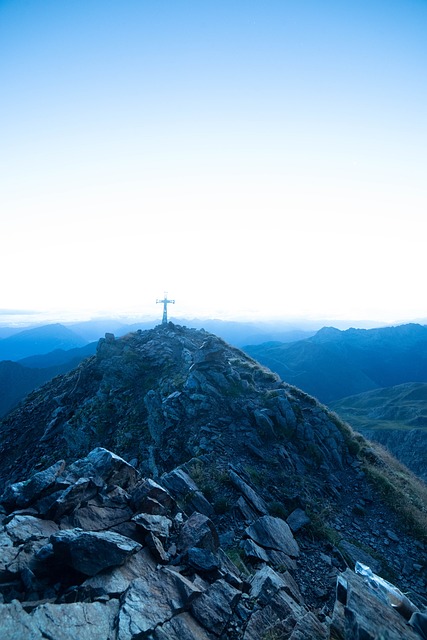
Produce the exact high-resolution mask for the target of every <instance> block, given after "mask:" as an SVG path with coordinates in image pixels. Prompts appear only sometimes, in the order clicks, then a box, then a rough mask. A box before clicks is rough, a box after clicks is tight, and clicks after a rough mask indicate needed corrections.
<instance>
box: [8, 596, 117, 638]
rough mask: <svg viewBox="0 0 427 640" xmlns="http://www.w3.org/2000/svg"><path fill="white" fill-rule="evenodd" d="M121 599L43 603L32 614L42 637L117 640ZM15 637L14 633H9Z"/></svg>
mask: <svg viewBox="0 0 427 640" xmlns="http://www.w3.org/2000/svg"><path fill="white" fill-rule="evenodd" d="M118 611H119V602H118V600H110V601H109V602H106V603H105V604H103V603H102V604H101V603H100V602H75V603H71V604H42V605H40V606H39V607H37V608H36V609H35V610H34V611H33V612H32V614H31V618H32V621H33V623H34V624H35V625H36V627H37V629H39V631H40V632H41V635H42V637H43V638H52V639H53V638H54V640H100V638H102V640H115V639H116V631H115V629H114V623H115V619H116V616H117V614H118ZM10 638H11V639H12V638H14V636H10Z"/></svg>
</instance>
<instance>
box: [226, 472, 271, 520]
mask: <svg viewBox="0 0 427 640" xmlns="http://www.w3.org/2000/svg"><path fill="white" fill-rule="evenodd" d="M229 476H230V480H231V482H232V483H233V484H234V486H235V487H236V488H237V489H239V491H241V492H242V494H243V495H244V497H245V498H246V500H247V501H248V502H249V504H250V505H251V506H252V507H254V509H255V510H256V511H257V512H258V513H261V514H263V515H267V514H268V507H267V504H266V503H265V501H264V500H263V499H262V498H261V497H260V496H259V495H258V494H257V492H256V491H255V490H254V489H252V487H250V486H249V485H248V484H247V483H246V482H245V481H244V480H242V478H241V477H240V476H239V475H238V474H237V473H236V472H235V471H234V470H233V469H231V468H230V469H229Z"/></svg>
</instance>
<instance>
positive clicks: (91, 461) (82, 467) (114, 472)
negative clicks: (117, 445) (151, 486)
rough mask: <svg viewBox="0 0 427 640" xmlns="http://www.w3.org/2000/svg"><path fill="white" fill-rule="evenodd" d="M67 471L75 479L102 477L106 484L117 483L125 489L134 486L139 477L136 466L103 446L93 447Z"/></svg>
mask: <svg viewBox="0 0 427 640" xmlns="http://www.w3.org/2000/svg"><path fill="white" fill-rule="evenodd" d="M67 472H68V475H69V476H71V477H73V478H74V479H75V480H78V479H79V478H82V477H83V478H92V479H93V478H101V479H102V481H103V482H104V483H105V484H116V485H119V486H121V487H122V488H123V489H127V488H132V487H134V486H135V484H136V483H137V480H138V479H139V473H138V471H137V470H136V469H135V468H134V467H132V466H131V465H130V464H128V463H127V462H126V461H125V460H123V458H121V457H120V456H117V455H116V454H115V453H112V452H111V451H108V450H107V449H104V448H103V447H97V448H96V449H93V451H91V452H90V453H89V454H88V455H87V456H86V457H85V458H81V459H80V460H77V461H76V462H74V463H73V464H71V465H70V466H69V467H68V469H67Z"/></svg>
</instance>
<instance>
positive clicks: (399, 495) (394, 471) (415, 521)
mask: <svg viewBox="0 0 427 640" xmlns="http://www.w3.org/2000/svg"><path fill="white" fill-rule="evenodd" d="M361 458H362V460H363V467H362V468H363V471H364V472H365V473H366V475H367V477H368V479H369V480H370V482H371V483H372V484H373V485H374V486H375V488H376V489H377V490H378V491H379V492H380V494H381V496H382V498H383V500H384V502H385V503H386V504H387V505H388V506H389V507H390V508H391V509H392V510H393V511H394V512H395V513H396V515H397V516H398V517H399V518H400V520H401V521H402V524H403V525H404V527H405V528H406V529H407V530H408V531H409V532H410V533H412V534H414V535H415V536H416V537H417V538H419V539H420V540H422V541H424V542H425V541H426V540H427V485H426V484H425V483H424V482H422V480H420V479H419V478H417V476H415V475H414V474H413V473H412V472H411V471H409V469H407V468H406V467H405V466H404V465H403V464H401V463H400V462H399V461H398V460H396V458H394V457H393V456H392V455H391V454H390V453H389V452H388V451H387V450H386V449H384V447H382V446H381V445H379V444H377V443H370V447H367V448H365V449H363V450H362V453H361Z"/></svg>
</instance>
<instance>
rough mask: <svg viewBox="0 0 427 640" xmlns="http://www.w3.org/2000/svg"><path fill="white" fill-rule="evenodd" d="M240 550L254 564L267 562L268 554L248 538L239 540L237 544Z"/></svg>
mask: <svg viewBox="0 0 427 640" xmlns="http://www.w3.org/2000/svg"><path fill="white" fill-rule="evenodd" d="M239 547H240V549H242V550H243V551H244V552H245V555H246V557H247V558H249V559H250V560H253V561H255V562H268V553H267V552H266V550H265V549H263V548H262V547H260V546H259V545H258V544H256V543H255V542H254V541H253V540H251V539H250V538H246V539H245V540H241V541H240V544H239Z"/></svg>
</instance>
